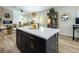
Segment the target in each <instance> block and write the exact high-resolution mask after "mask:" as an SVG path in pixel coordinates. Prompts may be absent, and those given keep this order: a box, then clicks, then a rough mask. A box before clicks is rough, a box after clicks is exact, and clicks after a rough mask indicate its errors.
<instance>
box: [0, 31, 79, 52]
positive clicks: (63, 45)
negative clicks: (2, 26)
mask: <svg viewBox="0 0 79 59" xmlns="http://www.w3.org/2000/svg"><path fill="white" fill-rule="evenodd" d="M58 41H59V43H58V45H59V47H58V48H59V53H79V42H76V41H73V40H72V38H70V37H66V36H61V35H59V40H58ZM0 53H20V51H19V50H18V48H17V47H16V33H15V32H14V33H13V34H11V35H6V34H2V33H0Z"/></svg>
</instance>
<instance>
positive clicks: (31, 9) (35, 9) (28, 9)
mask: <svg viewBox="0 0 79 59" xmlns="http://www.w3.org/2000/svg"><path fill="white" fill-rule="evenodd" d="M3 8H7V9H10V10H12V11H17V12H21V13H32V12H40V11H44V10H47V9H49V8H52V6H3Z"/></svg>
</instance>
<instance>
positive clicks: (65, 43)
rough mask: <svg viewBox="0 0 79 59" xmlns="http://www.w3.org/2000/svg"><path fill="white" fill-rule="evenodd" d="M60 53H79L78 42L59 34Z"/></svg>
mask: <svg viewBox="0 0 79 59" xmlns="http://www.w3.org/2000/svg"><path fill="white" fill-rule="evenodd" d="M59 52H60V53H79V42H76V41H73V40H72V38H70V37H66V36H59Z"/></svg>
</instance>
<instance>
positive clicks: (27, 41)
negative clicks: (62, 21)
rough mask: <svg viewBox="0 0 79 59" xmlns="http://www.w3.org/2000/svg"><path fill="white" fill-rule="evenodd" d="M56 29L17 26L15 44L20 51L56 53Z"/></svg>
mask: <svg viewBox="0 0 79 59" xmlns="http://www.w3.org/2000/svg"><path fill="white" fill-rule="evenodd" d="M58 32H59V30H58V29H52V28H43V27H41V28H39V29H31V28H25V27H22V28H18V29H16V44H17V47H18V49H19V50H20V51H21V52H22V53H56V52H58Z"/></svg>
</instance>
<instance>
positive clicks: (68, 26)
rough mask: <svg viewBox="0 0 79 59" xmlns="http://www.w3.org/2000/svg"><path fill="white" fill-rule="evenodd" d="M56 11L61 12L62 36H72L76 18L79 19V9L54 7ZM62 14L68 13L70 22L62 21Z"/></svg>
mask: <svg viewBox="0 0 79 59" xmlns="http://www.w3.org/2000/svg"><path fill="white" fill-rule="evenodd" d="M54 9H55V10H56V11H57V12H59V29H60V34H63V35H67V36H72V33H73V27H72V26H73V24H75V18H76V17H79V7H76V6H74V7H73V6H72V7H70V6H69V7H66V6H63V7H62V6H60V7H54ZM62 13H68V14H69V16H70V18H69V20H68V21H63V20H62V19H61V14H62ZM76 36H79V34H78V33H76Z"/></svg>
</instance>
